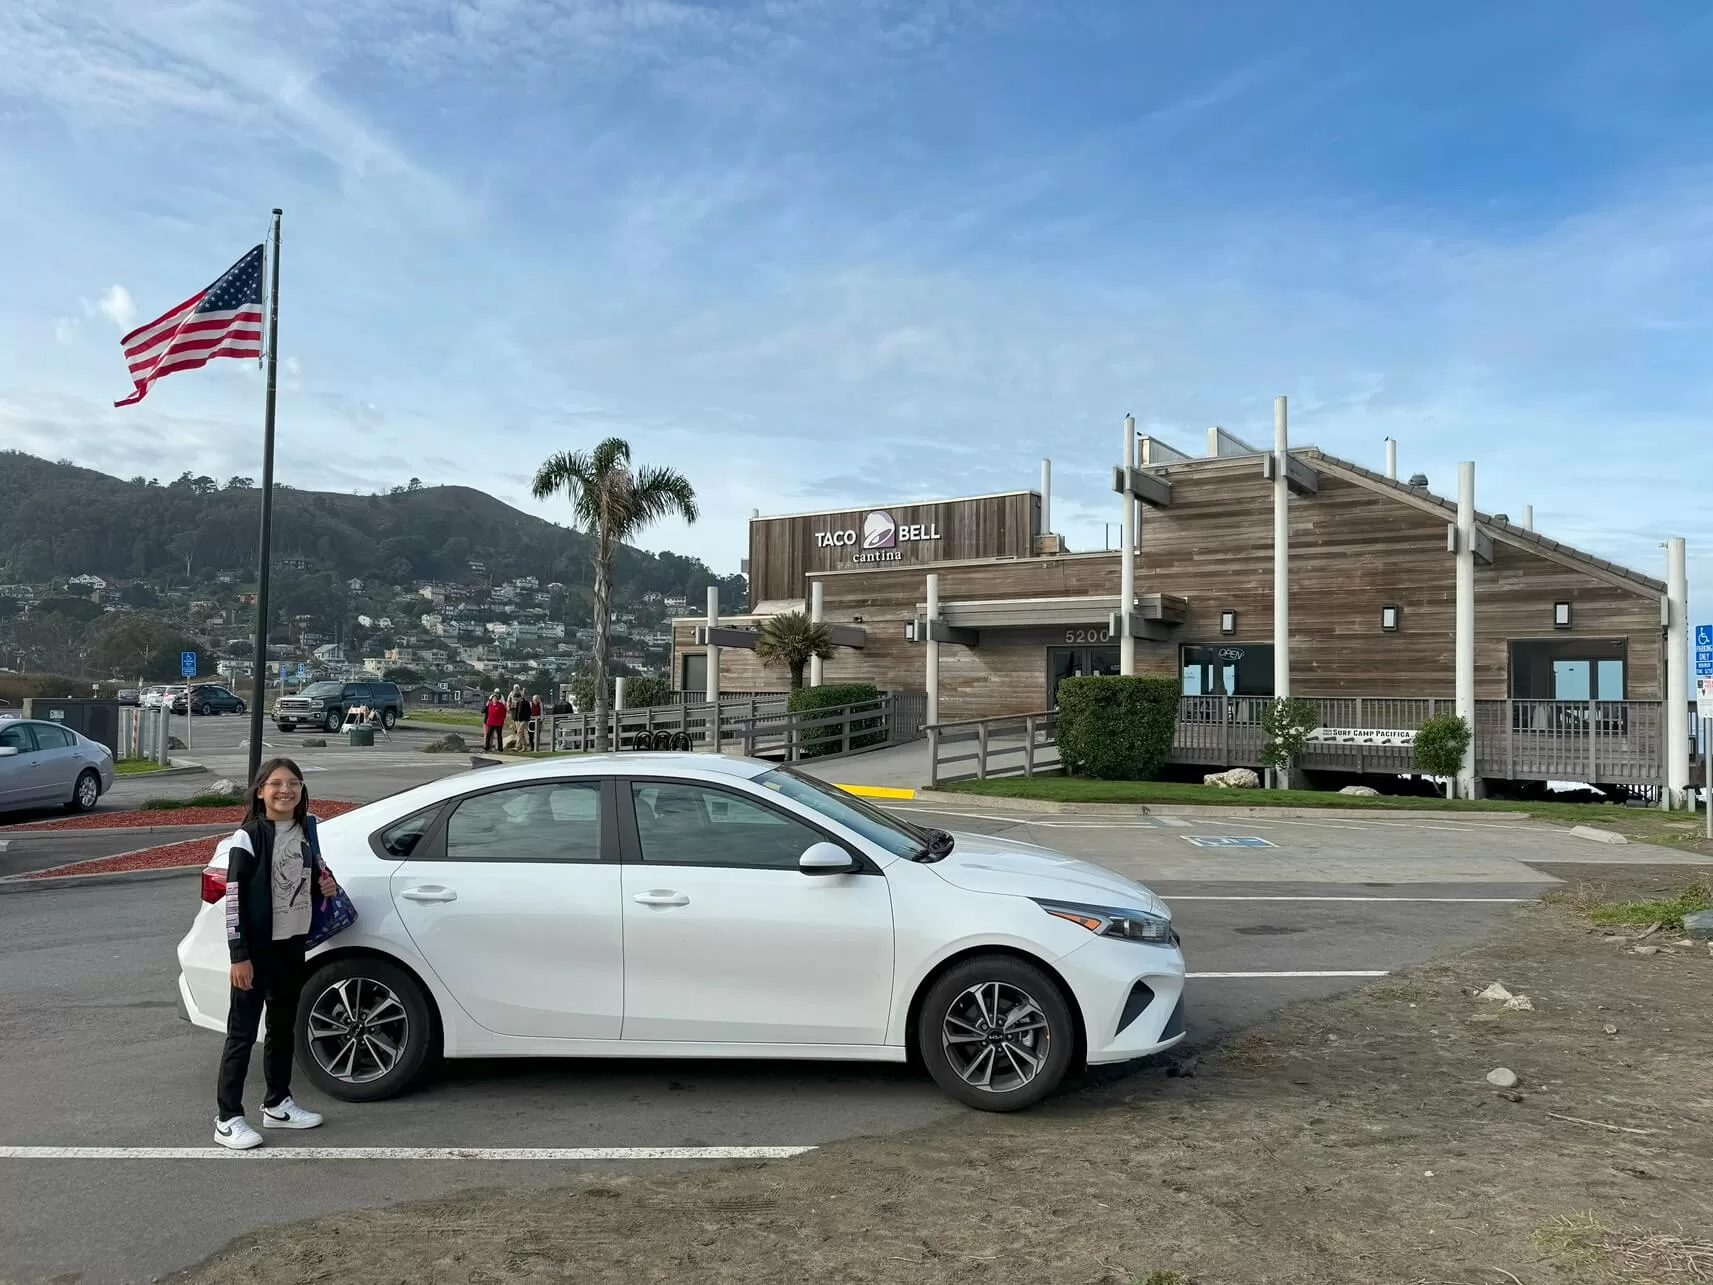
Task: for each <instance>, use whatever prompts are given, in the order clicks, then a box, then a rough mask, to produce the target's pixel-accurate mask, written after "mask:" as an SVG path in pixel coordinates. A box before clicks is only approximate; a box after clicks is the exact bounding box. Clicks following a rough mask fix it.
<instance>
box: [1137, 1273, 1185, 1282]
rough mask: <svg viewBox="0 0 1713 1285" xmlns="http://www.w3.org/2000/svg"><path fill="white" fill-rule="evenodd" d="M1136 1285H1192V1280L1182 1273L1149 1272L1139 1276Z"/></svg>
mask: <svg viewBox="0 0 1713 1285" xmlns="http://www.w3.org/2000/svg"><path fill="white" fill-rule="evenodd" d="M1136 1285H1190V1278H1189V1277H1188V1276H1185V1275H1184V1274H1183V1273H1182V1272H1149V1273H1148V1274H1147V1275H1146V1276H1138V1277H1137V1278H1136Z"/></svg>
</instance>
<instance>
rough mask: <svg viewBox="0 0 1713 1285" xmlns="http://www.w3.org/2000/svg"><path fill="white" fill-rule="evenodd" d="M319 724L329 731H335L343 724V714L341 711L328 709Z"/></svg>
mask: <svg viewBox="0 0 1713 1285" xmlns="http://www.w3.org/2000/svg"><path fill="white" fill-rule="evenodd" d="M321 725H322V726H323V727H325V728H326V729H327V730H328V731H330V732H337V731H338V730H339V729H340V728H341V727H343V726H344V725H345V715H344V713H343V711H341V710H337V709H330V710H328V711H327V717H326V718H324V719H322V720H321Z"/></svg>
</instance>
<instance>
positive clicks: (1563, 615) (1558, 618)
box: [1552, 602, 1570, 629]
mask: <svg viewBox="0 0 1713 1285" xmlns="http://www.w3.org/2000/svg"><path fill="white" fill-rule="evenodd" d="M1552 627H1553V628H1554V629H1569V628H1570V604H1569V603H1568V602H1555V603H1553V604H1552Z"/></svg>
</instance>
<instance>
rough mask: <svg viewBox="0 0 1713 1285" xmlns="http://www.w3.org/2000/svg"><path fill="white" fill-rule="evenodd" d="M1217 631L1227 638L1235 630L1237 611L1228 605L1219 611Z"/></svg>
mask: <svg viewBox="0 0 1713 1285" xmlns="http://www.w3.org/2000/svg"><path fill="white" fill-rule="evenodd" d="M1219 632H1220V633H1221V634H1224V635H1225V636H1226V637H1227V638H1229V637H1230V636H1231V635H1232V634H1234V633H1236V632H1237V613H1236V612H1235V611H1232V610H1231V609H1230V608H1229V607H1227V608H1226V609H1225V610H1224V611H1222V612H1220V613H1219Z"/></svg>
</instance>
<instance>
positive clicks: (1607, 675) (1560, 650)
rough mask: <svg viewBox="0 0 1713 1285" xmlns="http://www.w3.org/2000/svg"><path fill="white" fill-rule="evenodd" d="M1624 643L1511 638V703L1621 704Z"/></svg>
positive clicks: (1623, 697) (1625, 657)
mask: <svg viewBox="0 0 1713 1285" xmlns="http://www.w3.org/2000/svg"><path fill="white" fill-rule="evenodd" d="M1628 656H1629V640H1628V639H1625V638H1513V639H1512V640H1511V644H1510V661H1511V679H1510V692H1511V698H1512V699H1513V700H1542V701H1546V700H1552V701H1586V700H1602V701H1621V700H1626V699H1628V693H1627V692H1626V691H1625V690H1624V688H1625V682H1626V679H1627V678H1628V673H1627V670H1628V663H1627V662H1628Z"/></svg>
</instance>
